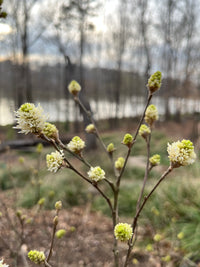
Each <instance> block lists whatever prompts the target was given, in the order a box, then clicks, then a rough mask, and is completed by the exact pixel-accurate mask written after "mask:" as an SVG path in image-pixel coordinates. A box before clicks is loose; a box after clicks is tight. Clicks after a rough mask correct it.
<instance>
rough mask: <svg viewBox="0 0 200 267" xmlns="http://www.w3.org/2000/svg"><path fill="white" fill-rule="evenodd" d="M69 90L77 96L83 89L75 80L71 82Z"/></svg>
mask: <svg viewBox="0 0 200 267" xmlns="http://www.w3.org/2000/svg"><path fill="white" fill-rule="evenodd" d="M68 90H69V92H70V93H71V94H72V95H74V96H76V95H77V94H78V93H79V92H80V91H81V86H80V84H79V83H78V82H76V81H74V80H73V81H71V82H70V84H69V86H68Z"/></svg>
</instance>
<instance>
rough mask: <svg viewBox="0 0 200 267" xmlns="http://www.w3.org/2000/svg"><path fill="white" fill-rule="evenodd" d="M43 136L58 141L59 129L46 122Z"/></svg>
mask: <svg viewBox="0 0 200 267" xmlns="http://www.w3.org/2000/svg"><path fill="white" fill-rule="evenodd" d="M42 132H43V134H44V135H46V137H48V138H51V139H54V140H57V139H58V129H57V128H56V126H55V125H54V124H51V123H49V122H45V125H44V129H43V131H42Z"/></svg>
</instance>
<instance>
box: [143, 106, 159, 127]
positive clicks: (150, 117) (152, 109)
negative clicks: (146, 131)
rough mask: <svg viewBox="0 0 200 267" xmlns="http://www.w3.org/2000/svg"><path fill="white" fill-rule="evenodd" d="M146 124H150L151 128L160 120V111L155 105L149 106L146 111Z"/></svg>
mask: <svg viewBox="0 0 200 267" xmlns="http://www.w3.org/2000/svg"><path fill="white" fill-rule="evenodd" d="M144 119H145V121H146V123H148V124H149V125H150V126H152V125H153V123H154V122H155V121H157V120H158V110H157V108H156V106H154V105H149V106H148V108H147V109H146V112H145V117H144Z"/></svg>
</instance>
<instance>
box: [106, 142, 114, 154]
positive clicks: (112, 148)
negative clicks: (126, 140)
mask: <svg viewBox="0 0 200 267" xmlns="http://www.w3.org/2000/svg"><path fill="white" fill-rule="evenodd" d="M107 151H108V153H112V152H113V151H115V147H114V144H113V143H110V144H109V145H108V146H107Z"/></svg>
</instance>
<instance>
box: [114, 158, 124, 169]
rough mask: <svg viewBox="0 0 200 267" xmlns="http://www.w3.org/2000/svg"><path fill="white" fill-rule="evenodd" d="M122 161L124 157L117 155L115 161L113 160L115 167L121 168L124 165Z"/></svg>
mask: <svg viewBox="0 0 200 267" xmlns="http://www.w3.org/2000/svg"><path fill="white" fill-rule="evenodd" d="M124 162H125V159H124V158H123V157H119V158H118V159H117V160H116V161H115V168H116V169H117V170H121V169H122V168H123V167H124Z"/></svg>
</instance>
